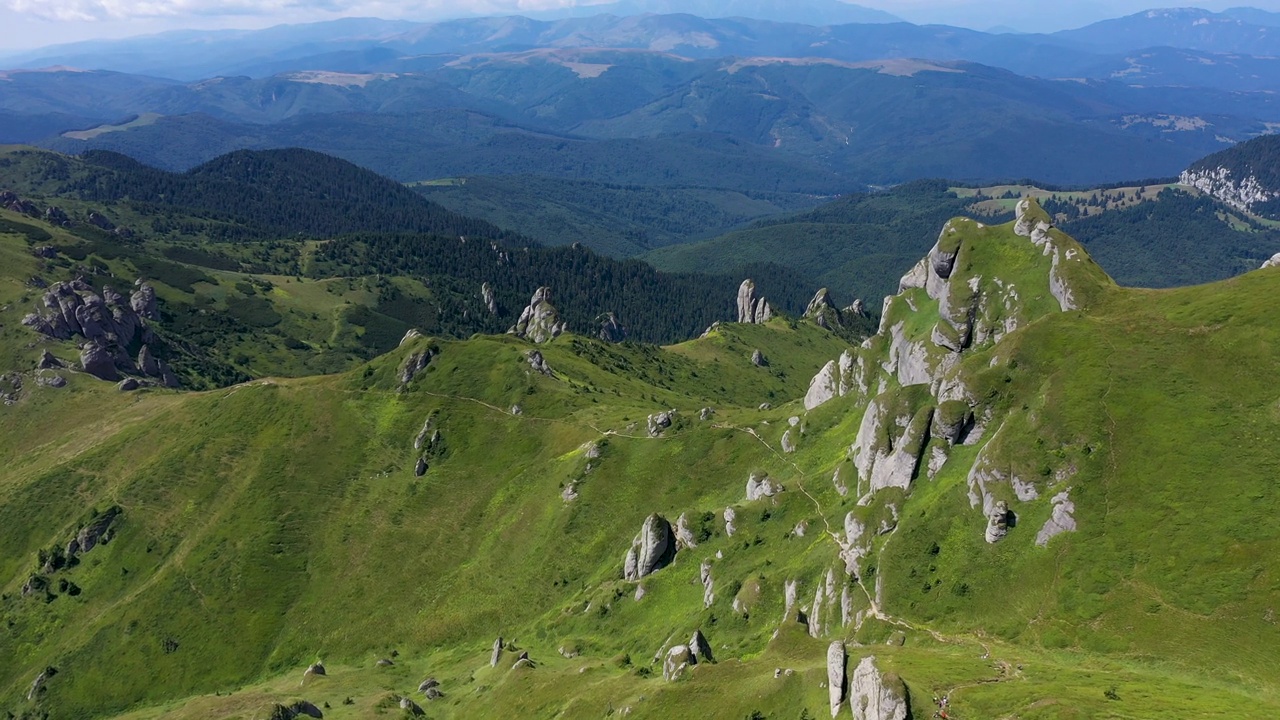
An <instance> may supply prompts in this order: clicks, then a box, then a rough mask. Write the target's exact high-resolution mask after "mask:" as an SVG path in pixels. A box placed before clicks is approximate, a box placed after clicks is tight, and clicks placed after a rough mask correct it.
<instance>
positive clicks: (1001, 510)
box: [985, 500, 1009, 545]
mask: <svg viewBox="0 0 1280 720" xmlns="http://www.w3.org/2000/svg"><path fill="white" fill-rule="evenodd" d="M1008 534H1009V504H1008V503H1006V502H1005V501H1003V500H998V501H996V504H995V507H993V508H992V509H991V513H990V514H989V515H988V516H987V531H986V535H985V537H986V539H987V542H988V543H990V544H992V545H994V544H995V543H998V542H1000V541H1001V540H1003V539H1004V538H1005V536H1006V535H1008Z"/></svg>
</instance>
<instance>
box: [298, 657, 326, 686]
mask: <svg viewBox="0 0 1280 720" xmlns="http://www.w3.org/2000/svg"><path fill="white" fill-rule="evenodd" d="M325 674H326V673H325V670H324V664H323V663H318V662H314V663H311V665H309V666H307V669H306V670H304V671H302V682H304V683H305V682H306V681H307V678H314V677H324V676H325Z"/></svg>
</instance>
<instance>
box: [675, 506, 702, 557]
mask: <svg viewBox="0 0 1280 720" xmlns="http://www.w3.org/2000/svg"><path fill="white" fill-rule="evenodd" d="M675 533H676V549H677V550H685V549H688V548H695V547H698V541H697V538H695V537H694V536H693V530H690V529H689V514H688V513H680V517H678V518H676V529H675Z"/></svg>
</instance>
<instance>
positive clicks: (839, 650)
mask: <svg viewBox="0 0 1280 720" xmlns="http://www.w3.org/2000/svg"><path fill="white" fill-rule="evenodd" d="M846 662H847V658H846V656H845V651H844V643H842V642H840V641H839V640H836V641H835V642H833V643H831V644H830V645H828V646H827V695H828V697H829V698H830V700H831V717H835V716H837V715H839V714H840V708H841V706H843V705H844V691H845V664H846Z"/></svg>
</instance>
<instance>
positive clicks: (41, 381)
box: [36, 374, 67, 389]
mask: <svg viewBox="0 0 1280 720" xmlns="http://www.w3.org/2000/svg"><path fill="white" fill-rule="evenodd" d="M36 384H37V385H39V386H40V387H47V388H55V389H57V388H64V387H66V386H67V379H66V378H64V377H62V376H61V375H57V374H49V375H41V376H40V377H38V378H36Z"/></svg>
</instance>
